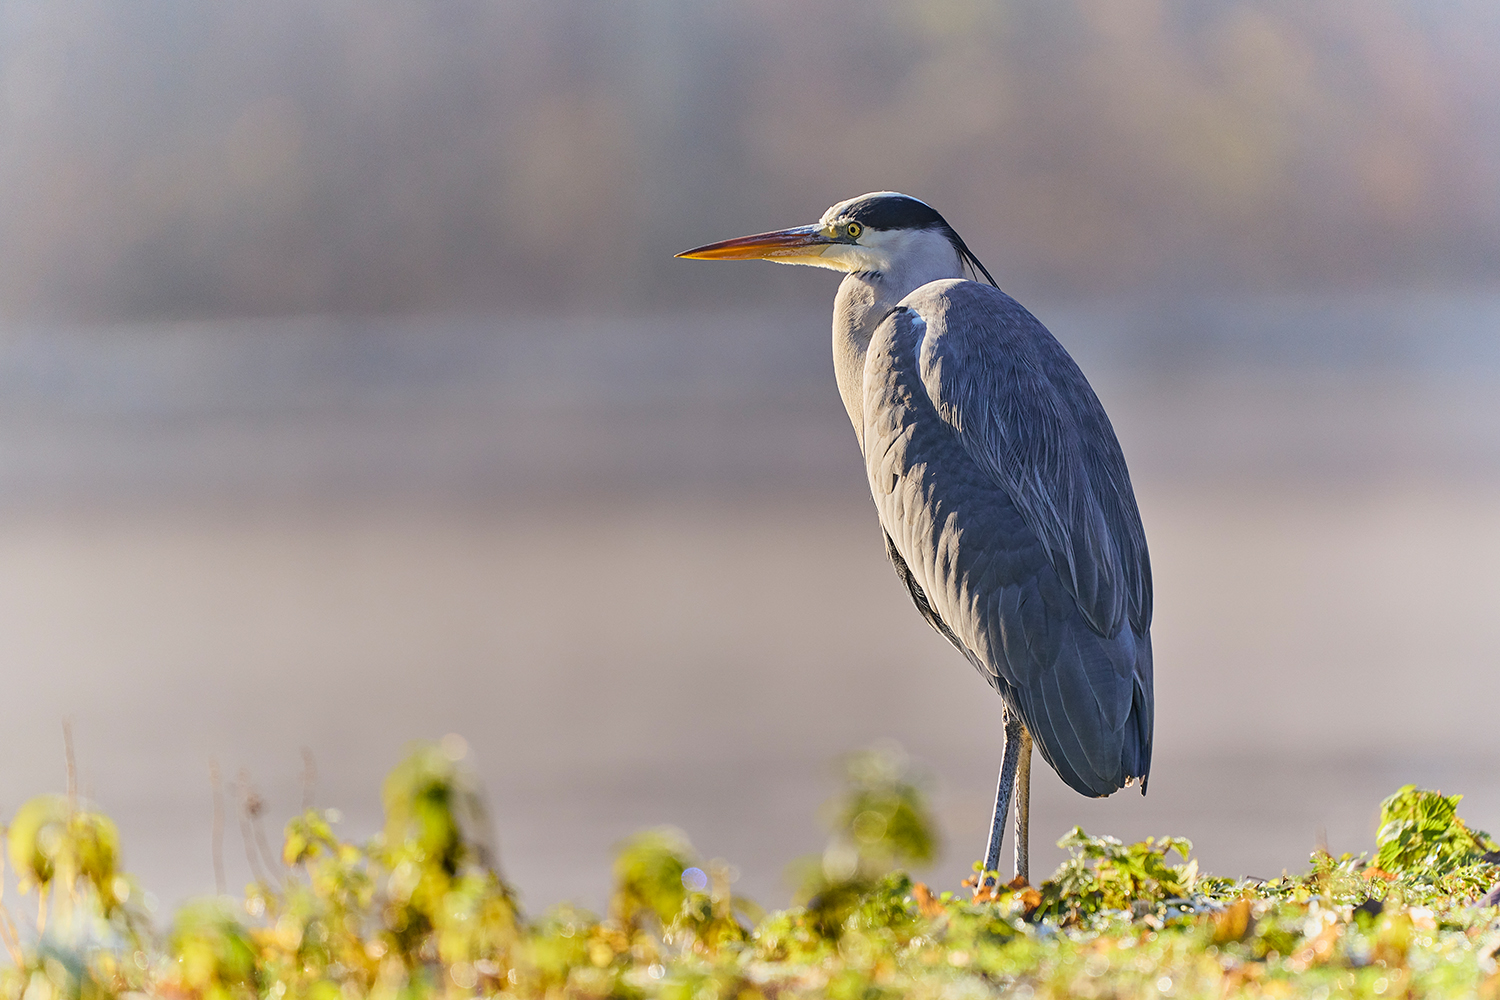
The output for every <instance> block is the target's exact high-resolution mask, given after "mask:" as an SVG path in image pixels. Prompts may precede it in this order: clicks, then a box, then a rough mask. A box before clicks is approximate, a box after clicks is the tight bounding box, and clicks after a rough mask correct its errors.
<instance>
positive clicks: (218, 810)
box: [208, 757, 229, 896]
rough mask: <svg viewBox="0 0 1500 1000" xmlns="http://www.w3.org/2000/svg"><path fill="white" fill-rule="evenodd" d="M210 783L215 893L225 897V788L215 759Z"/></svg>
mask: <svg viewBox="0 0 1500 1000" xmlns="http://www.w3.org/2000/svg"><path fill="white" fill-rule="evenodd" d="M208 781H209V784H211V785H212V786H213V790H214V829H213V842H212V843H213V852H214V891H215V892H217V893H218V894H219V895H220V896H223V895H225V894H226V893H228V892H229V882H228V880H227V879H225V878H224V786H223V783H222V782H221V781H220V780H219V762H218V760H217V759H216V758H213V757H210V758H209V761H208Z"/></svg>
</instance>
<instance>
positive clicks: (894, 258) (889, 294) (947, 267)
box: [825, 229, 963, 449]
mask: <svg viewBox="0 0 1500 1000" xmlns="http://www.w3.org/2000/svg"><path fill="white" fill-rule="evenodd" d="M832 249H833V248H830V251H832ZM838 250H839V251H840V253H839V254H838V256H840V257H843V258H844V259H843V260H841V261H840V263H842V264H844V265H845V267H848V269H849V270H850V273H849V274H848V275H847V276H846V277H845V278H844V280H843V281H842V282H841V283H840V284H839V292H838V295H837V296H835V298H834V300H833V371H834V375H835V376H836V377H837V378H838V383H839V395H840V396H841V397H842V398H843V400H844V409H845V410H846V411H848V414H849V421H850V422H851V423H852V424H854V433H855V435H856V436H857V437H858V438H859V439H860V441H859V443H860V448H861V449H863V448H864V380H865V352H866V351H868V350H869V348H870V337H871V336H872V335H873V334H874V333H875V328H876V327H877V326H879V325H880V323H881V321H882V320H884V319H885V318H886V316H887V315H889V314H890V311H891V310H892V309H894V308H896V306H897V305H898V304H899V303H900V302H901V300H902V299H904V298H906V296H908V295H910V294H911V293H912V292H914V291H916V290H917V289H918V288H921V287H922V286H923V285H925V284H927V283H928V282H929V281H939V280H941V279H943V278H962V277H963V261H962V260H961V259H960V258H959V256H958V251H957V250H955V249H954V248H953V244H952V243H950V242H948V238H947V237H946V236H944V235H943V234H942V233H941V232H939V231H937V230H935V229H928V230H921V231H917V232H912V231H904V232H892V233H880V234H878V235H877V236H876V238H875V239H873V240H871V241H870V245H869V246H847V247H839V248H838ZM825 256H826V257H835V253H834V252H828V253H825ZM851 265H865V266H868V267H869V269H868V270H863V269H858V270H857V269H855V267H854V266H851Z"/></svg>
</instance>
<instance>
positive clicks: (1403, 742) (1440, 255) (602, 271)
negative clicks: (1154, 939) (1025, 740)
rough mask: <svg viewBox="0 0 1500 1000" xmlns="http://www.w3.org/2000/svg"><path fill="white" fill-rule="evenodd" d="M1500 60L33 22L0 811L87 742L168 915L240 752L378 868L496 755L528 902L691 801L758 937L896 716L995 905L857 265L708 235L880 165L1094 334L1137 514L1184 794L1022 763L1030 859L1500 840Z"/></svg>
mask: <svg viewBox="0 0 1500 1000" xmlns="http://www.w3.org/2000/svg"><path fill="white" fill-rule="evenodd" d="M1497 81H1500V11H1497V9H1496V8H1495V7H1494V6H1493V5H1492V4H1489V3H1485V2H1480V0H1454V2H1449V3H1442V4H1420V5H1415V4H1414V5H1406V6H1402V7H1386V6H1377V5H1368V4H1363V3H1357V2H1346V3H1333V2H1329V3H1318V4H1301V3H1291V2H1285V3H1278V2H1249V0H1241V2H1231V3H1209V2H1189V3H1180V4H1171V5H1168V4H1161V3H1149V2H1128V3H1127V2H1116V0H1066V2H1056V0H1054V2H1045V3H1044V2H1041V0H1036V2H1019V0H1016V2H1009V3H993V2H984V3H981V2H967V0H935V2H930V3H912V2H893V0H890V2H875V0H861V2H854V0H839V2H824V3H820V4H816V5H810V4H803V3H795V2H791V0H784V2H770V0H767V2H757V3H753V4H749V3H738V4H735V3H728V2H686V0H673V2H668V0H641V2H632V3H604V2H583V0H565V2H548V3H540V2H538V3H526V2H517V3H507V4H489V3H477V2H470V0H448V2H445V3H443V4H433V5H413V4H401V3H394V2H391V3H386V2H362V3H352V2H349V3H336V2H307V0H298V2H292V0H286V2H282V0H264V2H261V3H257V4H255V5H251V6H245V5H233V4H228V3H199V4H192V5H186V4H168V3H161V2H148V3H132V4H115V3H105V2H88V0H80V2H78V3H69V4H48V3H41V2H27V0H18V2H14V3H8V4H5V5H3V6H0V700H3V704H4V705H5V706H6V708H7V709H8V710H7V712H6V713H5V714H6V717H7V721H6V724H5V725H4V726H3V727H0V816H8V815H10V814H11V813H12V812H13V811H14V809H15V808H16V807H17V806H18V805H19V804H20V803H21V802H22V801H24V799H25V798H26V797H27V796H29V795H32V794H37V793H39V792H43V791H53V790H57V789H59V788H61V787H62V785H63V781H64V773H63V754H62V740H61V724H62V721H63V720H64V719H70V720H71V722H72V727H73V731H74V739H75V742H76V744H77V750H78V758H79V767H80V775H81V780H82V783H83V788H84V791H85V792H86V793H87V794H88V795H90V796H92V797H93V798H94V799H96V800H97V801H99V802H100V803H101V804H102V805H103V806H104V807H105V808H106V809H107V810H108V811H109V812H110V813H111V814H112V815H113V816H114V817H115V818H116V819H117V820H118V821H119V823H120V825H121V828H122V833H123V837H124V847H125V862H126V866H127V867H128V868H129V869H130V870H132V871H134V872H136V873H137V874H139V875H140V876H141V877H142V879H143V881H144V882H145V884H146V885H147V886H148V887H150V888H153V889H155V891H156V892H158V893H159V894H160V895H162V896H163V897H164V898H165V899H167V900H175V899H178V898H181V897H183V896H186V895H189V894H196V893H203V892H211V891H213V888H214V883H213V864H212V856H211V846H210V841H211V834H210V828H211V818H212V798H211V791H210V784H209V768H210V762H216V763H217V765H218V767H219V769H220V770H221V772H222V773H223V774H224V776H225V780H226V783H227V784H229V785H234V784H236V783H237V782H238V781H239V776H240V775H241V773H242V772H243V774H244V775H245V776H246V778H247V780H250V781H252V782H253V783H254V785H255V786H256V787H257V788H258V789H259V791H260V793H261V794H262V795H263V796H264V797H265V800H266V802H267V807H268V816H267V818H268V822H269V823H270V824H271V825H272V827H273V828H274V827H275V826H277V825H279V824H280V823H281V822H283V821H284V820H285V818H286V817H287V816H289V815H291V814H292V813H294V812H295V811H297V810H298V809H299V808H300V807H301V804H302V802H303V800H304V796H308V795H310V796H311V798H312V800H313V801H315V802H316V803H317V804H318V805H319V806H336V807H338V808H340V809H341V810H342V812H343V814H344V817H345V819H344V823H343V825H342V829H343V831H344V832H345V833H346V834H347V835H350V836H363V835H365V834H368V833H369V832H371V831H373V829H374V828H375V826H376V824H377V823H378V819H379V798H378V789H379V781H380V778H381V776H382V775H383V774H384V772H385V771H386V770H387V769H388V768H389V767H390V766H391V765H392V764H393V763H394V762H395V761H396V760H397V759H399V757H400V755H401V753H402V748H403V747H404V746H405V744H406V743H407V741H409V740H411V739H416V738H438V737H441V736H443V735H444V734H447V733H459V734H461V735H463V736H464V737H465V738H466V740H467V741H468V745H469V747H470V753H471V760H472V762H473V764H474V766H475V767H476V768H477V770H478V772H479V773H480V775H481V776H482V777H483V779H484V780H485V782H486V785H487V789H488V792H489V797H490V805H491V808H492V811H493V813H494V820H495V826H496V830H497V834H498V840H499V848H500V858H501V863H502V866H503V867H504V869H505V872H506V874H507V876H508V877H509V878H511V879H512V880H513V881H515V882H516V883H517V884H518V885H519V887H520V888H521V890H522V892H523V897H524V899H525V901H526V904H527V905H528V907H529V908H531V909H532V910H536V909H539V908H541V907H543V906H545V905H548V904H550V903H552V902H555V901H557V900H560V899H575V900H579V901H581V902H583V903H585V904H587V905H591V906H594V907H598V906H601V905H602V903H603V900H604V897H605V894H606V892H607V890H608V885H609V876H608V864H609V858H610V854H609V848H610V845H611V844H613V843H615V842H617V841H619V840H620V839H621V838H622V837H624V836H625V835H626V834H628V833H629V832H631V831H632V830H634V829H637V828H639V827H641V826H646V825H654V824H659V823H671V824H675V825H678V826H680V827H682V828H683V829H684V830H686V832H687V833H688V834H689V835H690V837H691V838H692V839H693V841H694V842H695V843H696V844H697V846H698V847H699V848H700V850H702V851H703V852H704V854H705V855H706V856H721V857H725V858H727V859H729V860H731V861H733V862H734V863H736V864H737V865H738V866H739V867H740V869H741V871H742V873H743V877H742V882H741V885H740V888H741V889H742V890H744V891H746V892H748V893H749V894H751V895H752V896H754V897H756V898H757V899H759V900H760V901H762V902H764V903H768V904H771V905H780V904H782V903H784V902H785V900H786V898H787V894H788V887H787V886H786V885H785V883H783V882H782V880H781V872H782V870H783V868H784V867H785V866H786V864H787V863H788V862H790V861H791V860H792V859H793V858H794V857H796V856H797V855H800V854H804V853H809V852H813V851H817V850H820V849H821V846H822V834H821V832H820V830H819V828H818V826H817V823H816V820H815V817H814V812H815V809H816V806H817V804H818V803H819V802H820V801H821V800H822V799H823V798H825V797H826V796H827V795H828V794H829V793H830V792H831V791H832V790H833V788H834V787H835V785H834V780H833V777H832V774H833V772H832V762H833V761H834V759H835V758H836V757H837V755H839V754H841V753H843V752H846V751H848V750H850V749H853V748H855V747H858V746H862V745H865V744H867V743H868V742H870V741H872V740H875V739H881V738H895V739H898V740H899V741H900V742H901V743H902V744H903V745H904V746H905V747H906V748H907V749H908V751H910V752H911V754H912V755H913V757H914V758H915V759H916V760H917V761H918V762H919V764H920V765H921V766H922V767H924V768H925V769H926V771H927V772H928V773H929V774H930V775H931V781H932V784H931V789H932V793H933V798H934V803H935V805H936V807H937V809H938V812H939V815H940V818H941V821H942V823H943V827H944V830H945V833H946V835H947V843H948V851H947V854H946V856H945V859H944V861H943V862H942V863H941V864H940V865H939V866H937V868H936V869H935V870H933V871H931V872H928V873H925V875H926V877H929V878H930V879H931V880H932V881H933V882H934V883H935V884H937V885H939V886H941V887H944V888H953V887H956V883H957V882H958V880H959V879H960V878H961V877H962V876H963V875H964V874H965V873H966V872H967V870H968V867H969V863H970V861H972V859H973V858H975V857H977V856H978V854H979V852H980V851H981V849H982V846H983V839H984V836H985V833H986V830H987V823H988V810H989V808H990V803H991V799H992V796H993V790H994V789H993V782H994V776H995V771H996V769H997V767H998V763H999V757H1000V739H1001V737H1000V726H999V723H1000V704H999V701H998V699H997V698H995V697H994V696H993V694H992V693H990V692H989V690H988V688H987V687H986V686H985V685H984V684H983V683H982V682H981V681H980V680H979V679H978V678H977V677H976V676H975V675H974V674H973V672H972V670H971V669H970V668H969V667H968V666H967V665H965V664H964V663H963V662H962V660H961V658H959V657H958V656H957V655H956V654H954V653H953V651H952V650H951V649H950V648H949V647H947V645H946V644H945V643H944V642H943V641H942V640H941V639H940V638H938V637H937V636H936V635H935V634H933V633H932V632H931V631H930V630H929V629H927V627H926V626H925V625H924V624H923V623H922V621H921V619H920V617H919V616H918V615H917V614H916V613H915V612H914V611H913V609H911V608H910V607H909V602H908V600H907V598H906V597H905V595H904V593H903V591H902V588H901V587H900V585H899V584H898V583H897V581H896V580H895V577H894V574H892V572H891V571H890V569H889V566H888V565H886V561H885V558H884V553H883V549H882V546H881V541H880V535H879V530H878V526H877V523H876V520H875V517H874V510H873V507H872V505H871V504H870V502H869V499H868V493H867V488H866V485H865V482H864V474H863V468H862V463H861V461H860V459H859V456H858V451H857V446H856V444H855V441H854V437H853V434H852V432H851V431H850V429H849V427H848V423H847V419H846V418H845V416H844V413H843V410H842V407H841V405H840V403H839V400H838V395H837V392H836V390H835V388H834V385H833V379H832V370H831V369H832V365H831V363H830V361H829V356H828V316H829V307H830V303H831V300H832V296H833V291H834V288H835V284H836V281H835V278H834V277H833V276H832V275H830V274H828V273H826V272H822V271H817V270H814V269H809V268H788V267H773V266H770V265H767V264H735V265H730V264H706V263H702V262H693V261H682V260H675V259H673V258H672V254H674V253H676V252H677V251H680V250H683V249H685V248H687V247H690V246H695V245H698V244H701V243H704V242H708V241H711V240H717V239H723V238H727V237H731V236H737V235H743V234H746V233H751V232H759V231H764V230H767V229H773V228H780V227H783V226H789V225H797V224H803V223H806V222H811V221H814V220H816V218H817V217H818V216H819V215H820V214H821V213H822V211H823V209H824V208H826V207H827V206H828V205H829V204H831V203H832V202H834V201H837V200H841V199H843V198H846V197H849V196H852V195H855V194H858V193H861V192H863V191H866V190H872V189H885V188H890V189H896V190H902V191H905V192H907V193H909V194H912V195H915V196H917V197H920V198H923V199H924V200H927V201H928V202H930V203H931V204H933V205H934V206H935V207H936V208H937V209H938V210H939V211H941V212H942V213H943V214H944V215H945V216H946V217H947V219H948V220H949V221H950V222H951V223H952V224H953V225H954V226H955V227H956V228H957V229H958V230H959V231H960V232H961V233H962V234H963V236H964V238H965V240H966V241H967V243H968V244H969V245H970V246H971V247H972V248H973V249H974V250H975V252H976V253H977V254H978V255H979V257H980V259H982V260H983V261H984V262H985V264H986V266H987V267H988V268H989V269H990V271H991V272H993V273H994V274H995V275H996V276H997V278H998V279H999V281H1000V284H1001V286H1002V287H1003V288H1005V289H1006V291H1008V292H1009V293H1011V294H1012V295H1014V296H1016V297H1017V298H1018V299H1019V300H1020V301H1021V302H1023V303H1024V304H1026V305H1027V306H1028V307H1029V308H1031V309H1032V310H1033V311H1034V312H1036V313H1037V314H1038V316H1039V317H1040V318H1041V319H1042V320H1043V321H1044V322H1045V323H1047V325H1048V326H1049V327H1050V328H1051V329H1052V331H1053V332H1054V333H1055V334H1056V335H1057V336H1058V338H1059V339H1060V340H1061V341H1062V342H1063V343H1064V345H1066V346H1067V347H1068V348H1069V350H1070V351H1072V352H1073V354H1074V355H1075V357H1076V358H1077V359H1078V360H1079V362H1080V364H1081V365H1082V367H1083V368H1084V370H1085V372H1086V373H1087V374H1088V375H1089V377H1090V379H1091V381H1092V382H1093V384H1094V387H1095V389H1096V390H1097V391H1098V393H1099V395H1100V397H1101V399H1102V400H1103V401H1104V403H1105V405H1106V407H1107V408H1108V410H1109V412H1110V415H1111V417H1112V419H1113V420H1114V423H1115V427H1116V430H1117V432H1118V434H1119V437H1120V439H1121V443H1122V445H1123V447H1124V449H1125V453H1126V457H1127V459H1128V460H1129V462H1130V467H1131V472H1132V476H1133V478H1134V482H1135V486H1136V490H1137V494H1138V497H1139V500H1140V504H1141V509H1142V513H1143V517H1144V520H1145V524H1146V529H1147V535H1148V539H1149V541H1150V545H1151V552H1152V557H1153V564H1154V568H1155V576H1156V586H1157V618H1156V623H1155V626H1154V628H1153V637H1154V640H1155V647H1156V658H1157V697H1158V705H1159V708H1158V724H1157V725H1158V728H1157V751H1156V761H1155V765H1154V769H1153V774H1152V778H1151V786H1150V788H1151V792H1150V795H1149V796H1147V797H1145V798H1141V797H1139V796H1135V795H1134V794H1130V795H1117V796H1114V797H1112V798H1110V799H1107V800H1102V801H1090V800H1085V799H1082V798H1081V797H1079V796H1077V795H1075V794H1074V793H1072V792H1071V791H1070V790H1068V789H1066V788H1065V787H1064V786H1063V785H1062V784H1061V782H1060V781H1058V779H1057V778H1056V777H1055V776H1054V775H1053V774H1052V773H1051V772H1050V771H1049V770H1046V769H1045V768H1040V769H1038V771H1037V772H1036V785H1037V787H1036V789H1035V791H1034V807H1033V834H1034V839H1035V840H1036V841H1038V842H1039V844H1040V845H1042V848H1041V849H1038V851H1037V853H1038V858H1037V861H1038V869H1039V873H1045V871H1047V870H1049V869H1050V866H1051V865H1053V864H1055V863H1056V861H1057V860H1059V856H1060V852H1058V851H1056V850H1055V849H1053V848H1051V847H1050V844H1051V842H1052V841H1053V840H1055V839H1056V837H1057V836H1059V835H1061V834H1062V833H1063V832H1064V831H1065V830H1067V829H1068V828H1069V827H1070V826H1072V825H1073V824H1074V823H1081V824H1083V825H1084V827H1085V828H1086V829H1087V830H1089V831H1090V832H1101V833H1102V832H1109V833H1113V834H1116V835H1118V836H1121V837H1125V838H1138V837H1142V836H1145V835H1148V834H1163V833H1172V834H1177V835H1184V836H1188V837H1190V838H1192V839H1193V840H1194V841H1195V842H1196V844H1197V846H1198V850H1199V853H1200V855H1201V857H1202V859H1203V865H1204V867H1205V868H1206V869H1208V870H1211V871H1215V872H1218V873H1221V874H1227V875H1241V874H1259V875H1263V876H1269V875H1274V874H1276V873H1278V872H1279V871H1280V870H1281V869H1282V868H1292V869H1294V870H1295V869H1298V868H1300V867H1301V866H1302V865H1304V864H1305V859H1306V856H1307V854H1308V853H1309V852H1310V851H1311V850H1312V849H1313V847H1314V846H1315V845H1317V844H1319V843H1322V842H1326V843H1327V844H1328V846H1330V847H1331V848H1332V849H1333V850H1334V851H1335V852H1336V853H1337V852H1339V851H1344V850H1349V851H1358V850H1365V849H1369V848H1371V847H1372V846H1373V838H1374V826H1373V820H1374V817H1375V814H1376V810H1377V808H1378V802H1379V799H1380V798H1381V797H1382V796H1384V795H1386V794H1388V793H1390V792H1391V791H1394V790H1395V788H1396V787H1397V786H1398V785H1400V784H1402V783H1405V782H1409V781H1415V782H1418V783H1422V784H1426V785H1428V786H1430V787H1440V788H1442V789H1443V790H1444V791H1445V792H1448V793H1450V794H1451V793H1464V794H1466V796H1467V797H1466V799H1465V801H1464V803H1463V805H1462V806H1461V812H1462V814H1463V815H1464V816H1465V817H1466V818H1467V819H1469V820H1470V821H1471V822H1473V823H1475V824H1476V825H1478V826H1481V827H1487V828H1490V829H1494V828H1495V827H1497V826H1500V777H1496V775H1500V736H1497V733H1500V730H1497V728H1496V726H1495V724H1494V706H1495V705H1496V704H1497V695H1500V679H1497V678H1500V672H1497V670H1496V667H1497V661H1500V614H1497V610H1500V581H1497V578H1496V576H1495V574H1494V570H1493V567H1494V566H1495V565H1497V564H1500V406H1497V405H1496V401H1497V399H1500V83H1497ZM304 749H305V750H306V751H308V754H309V755H310V757H311V759H312V761H313V762H314V763H315V772H316V774H315V777H312V778H309V777H308V776H307V775H306V773H305V772H306V764H305V755H304ZM226 794H228V795H229V796H230V797H231V799H232V798H233V796H234V794H235V789H234V788H233V787H231V788H228V789H227V790H226ZM225 854H226V857H225V860H226V862H227V864H228V867H229V883H230V888H231V890H233V889H235V888H237V887H238V886H239V885H240V884H242V883H243V882H244V881H245V880H247V879H248V878H249V869H248V867H247V865H246V863H245V861H244V859H243V857H242V854H243V850H242V848H241V846H240V844H239V841H238V838H237V833H236V830H235V825H234V824H233V823H231V829H230V832H229V835H228V837H227V840H226V845H225Z"/></svg>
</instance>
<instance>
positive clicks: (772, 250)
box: [677, 226, 836, 263]
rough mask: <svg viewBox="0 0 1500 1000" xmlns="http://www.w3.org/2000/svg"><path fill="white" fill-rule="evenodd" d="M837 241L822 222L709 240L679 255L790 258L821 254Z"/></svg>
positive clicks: (711, 257)
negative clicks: (820, 224)
mask: <svg viewBox="0 0 1500 1000" xmlns="http://www.w3.org/2000/svg"><path fill="white" fill-rule="evenodd" d="M835 242H836V241H835V240H834V239H833V238H832V237H830V236H828V235H827V233H825V232H824V231H823V227H822V226H798V227H797V228H795V229H781V230H777V231H776V232H774V233H758V234H757V235H755V236H741V237H739V238H738V239H733V240H724V241H723V242H722V243H710V244H708V245H707V246H702V247H694V248H693V249H692V250H684V251H682V253H680V254H678V255H677V256H679V257H692V258H695V259H697V260H760V259H762V258H770V259H771V260H781V261H787V262H788V263H790V262H791V260H792V259H795V258H798V257H802V258H810V257H821V256H822V255H823V251H824V250H826V249H827V248H828V247H829V246H831V245H832V244H833V243H835Z"/></svg>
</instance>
